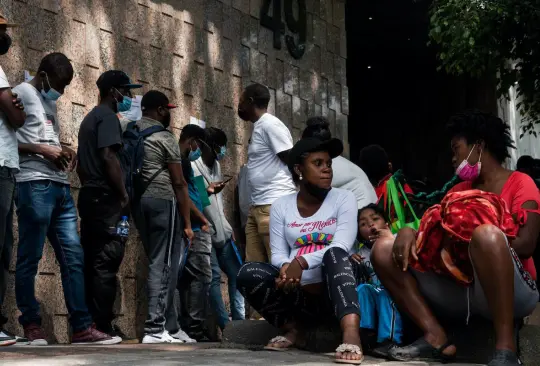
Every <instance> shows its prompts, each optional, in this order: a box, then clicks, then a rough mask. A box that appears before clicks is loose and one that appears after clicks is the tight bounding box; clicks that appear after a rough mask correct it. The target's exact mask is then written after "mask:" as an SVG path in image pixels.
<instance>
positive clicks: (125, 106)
mask: <svg viewBox="0 0 540 366" xmlns="http://www.w3.org/2000/svg"><path fill="white" fill-rule="evenodd" d="M116 91H118V89H117V90H116ZM118 93H119V94H120V95H122V93H120V92H119V91H118ZM116 108H118V112H127V111H129V110H130V109H131V98H130V97H126V96H125V95H124V96H123V99H122V101H121V102H119V101H116Z"/></svg>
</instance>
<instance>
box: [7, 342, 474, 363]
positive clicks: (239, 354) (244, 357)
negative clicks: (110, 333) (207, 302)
mask: <svg viewBox="0 0 540 366" xmlns="http://www.w3.org/2000/svg"><path fill="white" fill-rule="evenodd" d="M223 347H224V346H222V345H221V344H218V343H202V344H197V345H143V344H129V345H114V346H71V345H61V346H47V347H30V346H9V347H0V364H1V365H3V366H4V365H5V366H15V365H16V366H35V365H47V366H76V365H96V366H97V365H111V366H142V365H145V366H146V365H152V366H172V365H181V366H203V365H212V366H214V365H220V366H236V365H261V366H262V365H264V366H273V365H276V366H277V365H294V366H334V365H337V364H336V363H334V362H333V360H332V358H331V355H325V354H313V353H307V352H302V351H296V350H291V351H286V352H271V351H250V350H246V349H238V348H237V349H234V348H223ZM362 365H369V366H377V365H383V366H395V365H410V366H431V365H437V364H428V363H425V362H408V363H401V362H387V361H384V360H380V359H375V358H371V357H366V359H365V361H364V362H363V363H362ZM452 365H453V366H472V365H465V364H452Z"/></svg>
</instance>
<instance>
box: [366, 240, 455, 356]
mask: <svg viewBox="0 0 540 366" xmlns="http://www.w3.org/2000/svg"><path fill="white" fill-rule="evenodd" d="M393 245H394V241H393V240H388V239H383V240H379V241H377V242H376V243H375V245H374V246H373V249H372V251H371V263H372V264H373V267H374V269H375V271H376V272H377V275H378V276H379V279H380V280H381V282H382V284H383V285H384V287H385V288H386V289H387V290H388V291H389V292H390V295H391V296H392V298H393V299H394V301H395V303H396V304H397V306H398V308H399V309H400V310H403V311H405V312H406V313H407V314H408V315H409V316H410V317H411V318H412V320H413V321H414V323H415V324H416V325H417V326H418V327H420V329H422V331H423V332H424V339H425V340H426V341H427V342H428V343H429V344H430V345H431V346H433V347H435V348H437V349H438V348H440V347H442V346H443V345H444V344H446V342H447V341H448V338H447V336H446V333H445V331H444V329H443V328H442V326H441V325H440V324H439V322H438V321H437V319H436V318H435V316H434V315H433V312H432V311H431V309H430V308H429V307H428V305H427V303H426V301H425V300H424V298H423V297H422V295H421V294H420V291H419V290H418V284H417V283H416V279H415V278H414V277H413V275H412V274H411V273H409V272H403V271H402V270H401V269H399V268H398V267H396V265H395V263H394V261H393V260H392V248H393ZM455 353H456V347H455V346H449V347H447V348H446V349H444V350H443V354H445V355H453V354H455Z"/></svg>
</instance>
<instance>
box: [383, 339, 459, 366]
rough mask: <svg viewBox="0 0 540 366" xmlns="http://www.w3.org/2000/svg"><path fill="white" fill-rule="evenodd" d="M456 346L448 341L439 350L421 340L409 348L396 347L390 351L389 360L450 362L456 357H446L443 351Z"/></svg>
mask: <svg viewBox="0 0 540 366" xmlns="http://www.w3.org/2000/svg"><path fill="white" fill-rule="evenodd" d="M453 345H454V344H453V343H452V342H451V341H450V340H448V341H447V342H446V343H445V344H443V345H442V346H441V347H439V348H435V347H433V346H432V345H431V344H429V343H428V342H427V341H426V340H425V339H424V338H419V339H417V340H416V341H414V342H413V343H411V344H409V345H408V346H404V347H394V348H391V349H390V350H389V351H388V358H389V359H390V360H392V361H403V362H407V361H424V362H443V363H445V362H450V361H453V360H454V359H455V358H456V355H455V354H453V355H445V354H444V353H443V351H444V350H445V349H447V348H448V347H450V346H453Z"/></svg>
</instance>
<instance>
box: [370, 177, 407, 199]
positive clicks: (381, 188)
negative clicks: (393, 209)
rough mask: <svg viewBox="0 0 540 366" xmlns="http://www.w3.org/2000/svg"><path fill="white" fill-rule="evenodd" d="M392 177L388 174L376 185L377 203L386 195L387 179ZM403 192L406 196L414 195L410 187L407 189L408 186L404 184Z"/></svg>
mask: <svg viewBox="0 0 540 366" xmlns="http://www.w3.org/2000/svg"><path fill="white" fill-rule="evenodd" d="M391 177H392V174H388V175H387V176H386V177H384V178H383V179H382V180H381V181H380V182H379V184H378V185H377V187H375V193H376V194H377V201H380V199H381V197H384V196H385V193H386V182H388V179H390V178H391ZM403 190H404V191H405V193H407V194H414V192H413V190H412V189H411V187H409V185H408V184H406V183H405V185H404V186H403ZM384 207H386V202H385V203H384Z"/></svg>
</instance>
